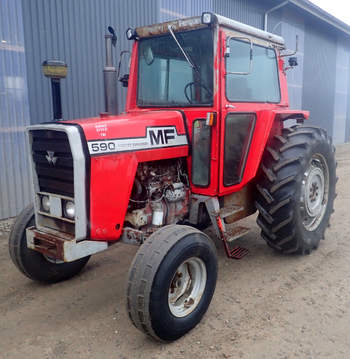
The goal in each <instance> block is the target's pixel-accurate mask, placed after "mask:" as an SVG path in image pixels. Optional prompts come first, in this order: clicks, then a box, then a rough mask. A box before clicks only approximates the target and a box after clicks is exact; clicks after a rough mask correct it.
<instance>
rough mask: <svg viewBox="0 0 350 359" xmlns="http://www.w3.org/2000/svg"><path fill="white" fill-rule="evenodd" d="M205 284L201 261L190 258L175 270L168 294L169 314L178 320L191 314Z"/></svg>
mask: <svg viewBox="0 0 350 359" xmlns="http://www.w3.org/2000/svg"><path fill="white" fill-rule="evenodd" d="M206 282H207V270H206V266H205V264H204V262H203V260H202V259H200V258H198V257H192V258H189V259H187V260H186V261H184V262H183V263H182V264H181V265H180V266H179V267H178V268H177V270H176V272H175V274H174V276H173V278H172V280H171V283H170V286H169V292H168V305H169V309H170V312H171V313H172V314H173V315H174V316H175V317H178V318H181V317H185V316H187V315H189V314H190V313H191V312H193V311H194V310H195V309H196V308H197V306H198V304H199V302H200V300H201V298H202V296H203V292H204V289H205V286H206Z"/></svg>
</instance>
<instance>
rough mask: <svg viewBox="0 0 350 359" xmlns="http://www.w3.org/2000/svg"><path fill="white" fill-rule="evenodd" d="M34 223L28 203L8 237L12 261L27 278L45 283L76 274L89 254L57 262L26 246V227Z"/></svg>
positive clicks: (30, 206)
mask: <svg viewBox="0 0 350 359" xmlns="http://www.w3.org/2000/svg"><path fill="white" fill-rule="evenodd" d="M34 225H35V218H34V207H33V205H32V204H31V205H29V206H28V207H26V208H25V209H24V210H23V211H22V212H21V213H20V214H19V216H18V217H17V218H16V221H15V223H14V226H13V227H12V230H11V233H10V238H9V252H10V256H11V259H12V262H13V263H14V264H15V266H16V267H17V268H18V269H19V270H20V271H21V272H22V273H23V274H24V275H26V276H27V277H28V278H30V279H32V280H35V281H38V282H45V283H55V282H60V281H62V280H66V279H69V278H71V277H73V276H75V275H76V274H78V273H79V272H80V271H81V270H82V268H83V267H84V266H85V264H86V263H87V262H88V260H89V258H90V256H88V257H85V258H81V259H78V260H76V261H74V262H70V263H64V262H61V261H59V262H57V261H55V260H54V259H51V258H47V257H45V256H44V255H42V254H41V253H39V252H37V251H35V250H33V249H30V248H28V247H27V239H26V228H28V227H31V226H34Z"/></svg>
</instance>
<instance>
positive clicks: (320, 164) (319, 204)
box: [300, 153, 329, 231]
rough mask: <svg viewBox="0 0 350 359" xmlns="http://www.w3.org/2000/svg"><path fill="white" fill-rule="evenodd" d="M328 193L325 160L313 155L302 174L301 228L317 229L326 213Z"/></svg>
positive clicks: (318, 155) (327, 171) (327, 173)
mask: <svg viewBox="0 0 350 359" xmlns="http://www.w3.org/2000/svg"><path fill="white" fill-rule="evenodd" d="M328 192H329V169H328V165H327V161H326V159H325V158H324V157H323V156H322V155H321V154H319V153H316V154H314V155H313V156H312V157H311V159H310V161H309V165H308V168H307V170H306V171H305V172H304V176H303V181H302V190H301V198H300V209H301V213H302V221H303V226H304V228H305V229H306V230H307V231H314V230H315V229H317V228H318V226H319V225H320V223H321V222H322V220H323V217H324V215H325V213H326V209H327V204H328Z"/></svg>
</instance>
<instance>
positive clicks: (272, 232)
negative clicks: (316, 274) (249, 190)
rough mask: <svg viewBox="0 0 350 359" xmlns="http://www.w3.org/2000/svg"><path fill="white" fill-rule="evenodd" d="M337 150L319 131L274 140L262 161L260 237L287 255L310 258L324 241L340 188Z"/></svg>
mask: <svg viewBox="0 0 350 359" xmlns="http://www.w3.org/2000/svg"><path fill="white" fill-rule="evenodd" d="M334 152H335V149H334V146H332V144H331V140H330V138H329V137H328V136H327V134H326V132H325V131H324V130H322V129H320V128H318V127H312V126H294V127H292V128H287V129H283V134H282V136H274V138H273V139H272V140H271V141H270V143H269V145H268V146H267V148H266V150H265V153H264V155H263V159H262V163H261V168H260V176H259V180H258V184H257V190H258V191H257V192H258V194H257V201H256V207H257V209H258V210H259V216H258V219H257V223H258V225H259V226H260V227H261V235H262V237H263V238H264V239H265V240H266V242H267V243H268V245H269V246H270V247H272V248H274V249H276V250H278V251H280V252H283V253H301V254H309V253H310V252H311V250H312V249H316V248H317V247H318V244H319V241H320V239H321V238H322V239H323V238H324V233H325V230H326V227H327V225H328V223H329V219H330V216H331V213H332V212H333V202H334V199H335V185H336V161H335V156H334Z"/></svg>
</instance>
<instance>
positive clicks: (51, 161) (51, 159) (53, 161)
mask: <svg viewBox="0 0 350 359" xmlns="http://www.w3.org/2000/svg"><path fill="white" fill-rule="evenodd" d="M46 153H47V155H46V156H45V157H46V159H47V162H49V164H50V165H53V166H54V165H55V164H56V162H57V159H58V158H57V157H55V152H53V151H46Z"/></svg>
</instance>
